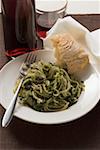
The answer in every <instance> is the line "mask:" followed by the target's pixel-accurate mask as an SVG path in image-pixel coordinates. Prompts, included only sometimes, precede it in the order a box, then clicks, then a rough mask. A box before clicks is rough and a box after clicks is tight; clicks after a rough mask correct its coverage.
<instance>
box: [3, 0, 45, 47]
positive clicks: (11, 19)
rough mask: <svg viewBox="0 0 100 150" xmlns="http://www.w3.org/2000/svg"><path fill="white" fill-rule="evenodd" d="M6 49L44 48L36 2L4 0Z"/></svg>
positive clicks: (30, 0) (31, 0) (29, 0)
mask: <svg viewBox="0 0 100 150" xmlns="http://www.w3.org/2000/svg"><path fill="white" fill-rule="evenodd" d="M2 12H3V13H2V14H3V25H4V40H5V49H6V50H13V49H16V48H42V40H41V39H40V38H39V36H38V35H37V32H36V28H37V27H36V13H35V1H34V0H2Z"/></svg>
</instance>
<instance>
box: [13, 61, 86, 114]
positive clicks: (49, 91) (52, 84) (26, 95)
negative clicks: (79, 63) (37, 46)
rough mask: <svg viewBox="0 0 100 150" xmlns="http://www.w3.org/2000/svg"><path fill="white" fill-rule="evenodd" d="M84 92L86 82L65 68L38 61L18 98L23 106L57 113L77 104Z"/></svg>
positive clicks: (30, 71) (29, 71)
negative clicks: (70, 73)
mask: <svg viewBox="0 0 100 150" xmlns="http://www.w3.org/2000/svg"><path fill="white" fill-rule="evenodd" d="M19 81H20V79H19V80H18V81H17V83H16V88H17V86H18V84H19ZM83 90H84V82H83V81H78V80H76V79H74V78H73V77H72V76H71V75H69V74H68V73H67V71H66V70H64V69H63V68H61V67H59V66H58V65H56V64H52V63H47V62H44V61H38V62H35V63H33V64H32V65H31V66H30V68H29V69H28V72H27V75H26V76H25V78H24V81H23V83H22V86H21V89H20V91H19V95H18V97H19V99H20V103H21V104H23V105H27V106H29V107H31V108H32V109H34V110H36V111H40V112H56V111H61V110H65V109H67V108H69V107H70V106H72V105H73V104H75V103H76V102H77V101H78V98H79V96H80V95H81V92H82V91H83Z"/></svg>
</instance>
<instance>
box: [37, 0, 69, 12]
mask: <svg viewBox="0 0 100 150" xmlns="http://www.w3.org/2000/svg"><path fill="white" fill-rule="evenodd" d="M67 4H68V0H66V3H65V5H64V6H63V7H61V8H60V9H59V8H58V9H56V10H41V9H38V8H36V11H38V12H40V13H53V12H59V11H61V10H63V9H66V7H67Z"/></svg>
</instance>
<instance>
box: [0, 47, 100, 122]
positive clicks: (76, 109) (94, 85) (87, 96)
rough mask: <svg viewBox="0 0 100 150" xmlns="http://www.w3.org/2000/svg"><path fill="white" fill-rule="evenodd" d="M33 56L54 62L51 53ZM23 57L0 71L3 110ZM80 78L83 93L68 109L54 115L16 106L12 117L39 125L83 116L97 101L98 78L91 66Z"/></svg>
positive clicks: (0, 92) (11, 94) (6, 104)
mask: <svg viewBox="0 0 100 150" xmlns="http://www.w3.org/2000/svg"><path fill="white" fill-rule="evenodd" d="M34 54H35V55H37V61H38V60H40V59H41V58H42V59H43V60H44V61H47V62H48V61H51V62H54V61H55V59H54V54H53V51H48V50H40V51H35V52H34ZM25 56H26V55H22V56H20V57H17V58H16V59H15V60H12V61H10V62H9V63H8V64H6V65H5V66H4V67H3V69H2V70H1V71H0V101H1V105H2V106H3V107H4V108H7V107H8V105H9V103H10V101H11V99H12V97H13V95H14V94H13V88H14V85H15V82H16V79H17V78H18V75H19V68H20V65H21V63H22V62H23V60H24V59H25ZM81 78H82V80H84V82H85V92H83V93H82V94H81V96H80V98H79V101H78V102H77V103H76V104H74V105H73V106H71V107H70V108H69V109H67V110H64V111H60V112H54V113H53V112H52V113H45V112H44V113H43V112H37V111H35V110H33V109H31V108H29V107H25V106H20V105H19V104H17V106H16V109H15V113H14V115H15V116H16V117H18V118H20V119H23V120H25V121H29V122H33V123H41V124H58V123H64V122H69V121H72V120H75V119H77V118H79V117H81V116H83V115H85V114H86V113H88V112H89V111H90V110H91V109H92V108H93V107H94V106H95V105H96V104H97V103H98V101H99V97H100V94H99V93H100V78H99V75H98V74H97V73H96V72H95V70H94V68H93V66H92V65H90V66H89V67H88V68H87V70H86V72H85V74H84V75H82V76H81Z"/></svg>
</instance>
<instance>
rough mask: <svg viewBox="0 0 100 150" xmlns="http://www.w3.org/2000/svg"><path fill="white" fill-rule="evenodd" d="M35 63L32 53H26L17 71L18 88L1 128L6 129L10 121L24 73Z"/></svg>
mask: <svg viewBox="0 0 100 150" xmlns="http://www.w3.org/2000/svg"><path fill="white" fill-rule="evenodd" d="M35 61H36V56H35V55H33V54H32V53H28V54H27V56H26V58H25V60H24V62H23V63H22V65H21V67H20V69H19V72H20V75H21V81H20V83H19V86H18V88H17V90H16V92H15V94H14V97H13V99H12V100H11V102H10V105H9V106H8V108H7V110H6V112H5V114H4V116H3V118H2V127H7V126H8V125H9V123H10V122H11V120H12V117H13V113H14V109H15V106H16V102H17V97H18V93H19V90H20V88H21V85H22V83H23V80H24V77H25V76H26V73H27V70H28V68H29V66H30V65H31V64H32V63H33V62H35ZM25 66H27V67H25Z"/></svg>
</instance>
